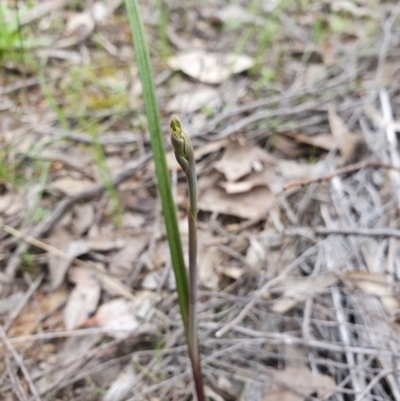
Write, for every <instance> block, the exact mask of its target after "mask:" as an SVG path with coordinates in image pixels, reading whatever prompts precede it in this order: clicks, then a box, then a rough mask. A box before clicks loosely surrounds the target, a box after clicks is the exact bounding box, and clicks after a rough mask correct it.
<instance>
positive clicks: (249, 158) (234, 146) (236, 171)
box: [214, 140, 275, 181]
mask: <svg viewBox="0 0 400 401" xmlns="http://www.w3.org/2000/svg"><path fill="white" fill-rule="evenodd" d="M260 164H261V169H262V166H265V165H267V166H273V165H275V158H273V157H272V156H271V155H270V154H268V153H267V152H266V151H265V150H263V149H261V148H259V147H258V146H253V145H250V144H249V143H245V144H241V143H239V142H238V141H234V140H231V141H229V142H228V145H227V146H226V148H225V151H224V154H223V155H222V158H221V160H219V161H218V162H216V163H215V164H214V167H215V168H216V169H217V170H218V171H220V172H221V173H223V174H224V175H225V178H226V179H227V180H228V181H237V180H238V179H239V178H242V177H244V176H245V175H247V174H249V173H251V172H252V171H253V169H255V168H257V166H258V165H260Z"/></svg>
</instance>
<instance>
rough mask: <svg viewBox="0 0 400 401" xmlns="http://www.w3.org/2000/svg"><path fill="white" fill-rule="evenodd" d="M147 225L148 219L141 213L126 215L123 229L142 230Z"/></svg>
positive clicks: (128, 213) (123, 219)
mask: <svg viewBox="0 0 400 401" xmlns="http://www.w3.org/2000/svg"><path fill="white" fill-rule="evenodd" d="M145 223H146V218H145V217H144V216H143V214H139V213H130V212H126V213H124V216H123V217H122V227H124V228H140V227H142V226H143V225H144V224H145Z"/></svg>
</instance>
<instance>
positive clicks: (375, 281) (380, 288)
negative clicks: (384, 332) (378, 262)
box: [346, 271, 400, 314]
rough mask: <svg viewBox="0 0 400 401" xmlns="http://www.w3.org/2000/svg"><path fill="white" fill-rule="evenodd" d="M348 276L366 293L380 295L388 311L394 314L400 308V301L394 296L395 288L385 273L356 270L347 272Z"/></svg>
mask: <svg viewBox="0 0 400 401" xmlns="http://www.w3.org/2000/svg"><path fill="white" fill-rule="evenodd" d="M346 277H347V278H348V279H349V280H350V281H351V283H352V284H354V285H355V286H356V287H357V288H358V289H360V290H361V291H362V292H364V293H365V294H369V295H375V296H377V297H379V299H380V300H381V302H382V305H383V307H384V309H385V310H386V312H387V313H389V314H392V313H395V312H396V311H398V310H399V309H400V302H399V301H398V300H397V299H396V298H395V297H394V296H393V290H392V288H391V287H390V286H389V284H388V281H387V279H386V277H385V276H384V275H382V274H373V273H365V272H359V271H354V272H346Z"/></svg>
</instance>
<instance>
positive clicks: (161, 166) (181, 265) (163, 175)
mask: <svg viewBox="0 0 400 401" xmlns="http://www.w3.org/2000/svg"><path fill="white" fill-rule="evenodd" d="M125 4H126V8H127V10H128V17H129V23H130V27H131V31H132V36H133V44H134V48H135V54H136V60H137V63H138V69H139V75H140V80H141V82H142V88H143V99H144V105H145V109H146V115H147V121H148V125H149V131H150V136H151V147H152V150H153V158H154V164H155V167H156V175H157V182H158V190H159V193H160V197H161V204H162V210H163V214H164V219H165V225H166V229H167V237H168V243H169V249H170V252H171V259H172V266H173V269H174V274H175V280H176V288H177V291H178V298H179V305H180V309H181V314H182V321H183V325H184V328H185V333H186V338H188V335H189V331H188V329H189V327H188V322H189V284H188V278H187V273H186V268H185V261H184V258H183V251H182V242H181V237H180V234H179V228H178V222H177V218H176V210H175V203H174V199H173V196H172V191H171V184H170V177H169V173H168V168H167V162H166V158H165V147H164V141H163V135H162V129H161V123H160V116H159V110H158V104H157V98H156V93H155V87H154V81H153V74H152V69H151V65H150V57H149V51H148V47H147V43H146V39H145V35H144V27H143V22H142V19H141V16H140V12H139V6H138V3H137V1H136V0H125Z"/></svg>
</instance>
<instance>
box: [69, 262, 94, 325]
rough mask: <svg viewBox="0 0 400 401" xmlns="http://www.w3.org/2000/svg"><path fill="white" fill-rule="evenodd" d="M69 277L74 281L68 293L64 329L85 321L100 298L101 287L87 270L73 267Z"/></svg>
mask: <svg viewBox="0 0 400 401" xmlns="http://www.w3.org/2000/svg"><path fill="white" fill-rule="evenodd" d="M70 279H71V281H72V282H74V283H76V286H75V288H74V289H73V290H72V292H71V294H70V295H69V298H68V301H67V305H66V306H65V309H64V314H63V319H64V325H65V328H66V330H74V329H76V328H78V327H80V326H82V325H83V323H85V321H86V320H87V319H88V318H89V316H90V315H91V314H92V313H93V312H94V311H95V310H96V308H97V304H98V303H99V300H100V292H101V287H100V283H99V282H98V281H97V280H96V278H95V277H94V276H93V275H92V274H90V273H89V272H88V271H87V270H84V269H81V268H74V269H72V270H71V272H70Z"/></svg>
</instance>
